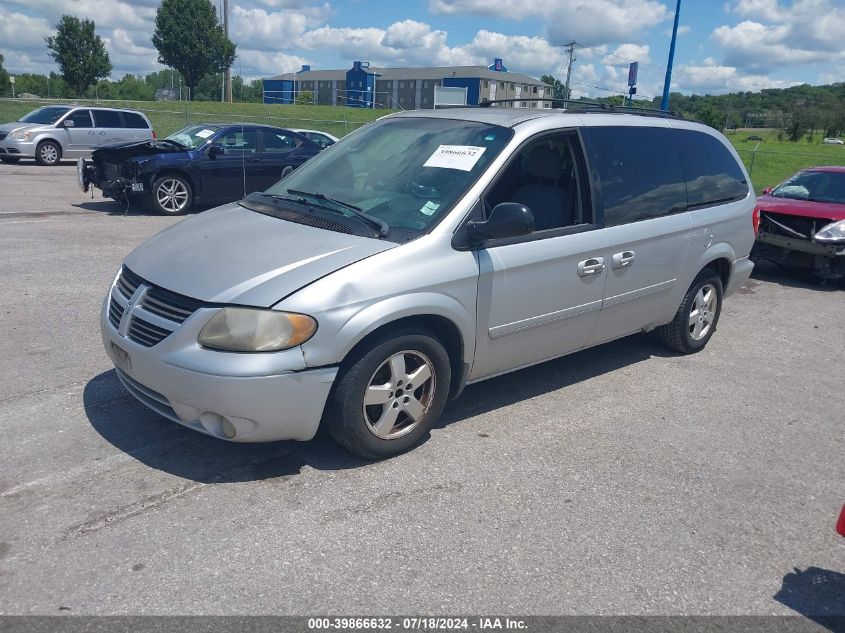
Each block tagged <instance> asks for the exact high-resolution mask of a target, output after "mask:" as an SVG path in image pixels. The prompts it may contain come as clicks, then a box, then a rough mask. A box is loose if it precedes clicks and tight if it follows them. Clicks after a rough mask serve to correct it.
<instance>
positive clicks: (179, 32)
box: [153, 0, 235, 99]
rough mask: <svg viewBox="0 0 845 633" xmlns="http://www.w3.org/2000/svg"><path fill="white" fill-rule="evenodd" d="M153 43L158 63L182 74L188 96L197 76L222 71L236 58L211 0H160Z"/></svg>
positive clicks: (199, 77) (196, 82) (198, 78)
mask: <svg viewBox="0 0 845 633" xmlns="http://www.w3.org/2000/svg"><path fill="white" fill-rule="evenodd" d="M153 45H154V46H155V47H156V49H158V61H159V63H161V64H165V65H167V66H170V67H171V68H175V69H176V70H178V71H179V72H180V73H181V75H182V77H184V79H185V84H186V85H187V86H188V90H189V92H188V98H189V99H190V98H191V93H192V92H193V88H194V87H195V86H196V85H197V84H198V83H199V81H200V79H202V78H203V77H204V76H205V75H208V74H211V73H220V72H223V71H224V70H226V69H227V68H229V67H231V66H232V63H233V62H234V61H235V45H234V44H232V42H231V41H230V40H229V39H228V38H227V37H226V36H225V34H224V33H223V27H222V26H221V25H220V23H219V22H218V21H217V12H216V11H215V10H214V6H213V5H212V4H211V2H210V0H162V2H161V6H160V7H159V8H158V11H157V12H156V27H155V32H154V34H153Z"/></svg>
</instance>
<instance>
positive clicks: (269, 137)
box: [264, 132, 302, 152]
mask: <svg viewBox="0 0 845 633" xmlns="http://www.w3.org/2000/svg"><path fill="white" fill-rule="evenodd" d="M301 142H302V141H300V140H299V139H298V138H296V137H295V136H292V135H290V134H284V133H279V134H274V133H272V132H264V151H266V152H289V151H290V150H292V149H296V147H297V146H299V144H300V143H301Z"/></svg>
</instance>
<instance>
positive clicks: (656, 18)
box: [0, 0, 845, 97]
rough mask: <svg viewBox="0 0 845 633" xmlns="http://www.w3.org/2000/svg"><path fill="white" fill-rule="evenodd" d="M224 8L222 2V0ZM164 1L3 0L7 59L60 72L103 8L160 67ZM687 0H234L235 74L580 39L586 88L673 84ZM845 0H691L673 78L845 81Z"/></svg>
mask: <svg viewBox="0 0 845 633" xmlns="http://www.w3.org/2000/svg"><path fill="white" fill-rule="evenodd" d="M211 1H212V3H213V4H214V5H215V6H219V5H220V4H221V3H222V0H211ZM159 4H160V0H0V53H2V54H3V55H4V57H5V67H6V69H7V70H8V71H9V72H10V73H12V74H14V73H20V72H36V73H44V72H45V71H53V70H55V71H57V70H58V69H57V68H56V66H55V64H54V63H53V61H52V59H51V58H50V57H49V56H48V55H47V49H46V46H45V44H44V36H45V35H49V34H51V33H53V32H54V30H55V24H56V23H57V22H58V20H59V18H60V16H61V15H62V14H63V13H69V14H72V15H76V16H79V17H87V18H91V19H93V20H94V21H95V22H96V26H97V32H98V33H99V34H100V35H101V36H102V38H103V39H104V41H105V43H106V47H107V49H108V51H109V54H110V56H111V60H112V64H113V65H114V70H113V73H112V77H113V78H119V77H121V76H123V75H124V74H126V73H136V74H137V73H142V74H143V73H148V72H151V71H155V70H160V69H161V68H163V66H161V65H159V64H158V63H157V61H156V60H157V52H156V50H155V49H154V48H153V46H152V43H151V41H150V38H151V37H152V32H153V28H154V27H153V23H154V19H155V12H156V9H157V7H158V6H159ZM674 5H675V2H674V0H665V1H662V0H496V1H492V0H229V13H230V38H231V39H232V41H234V42H235V44H237V47H238V48H237V50H238V59H237V60H236V61H235V66H234V72H235V73H236V74H241V75H243V76H244V77H247V78H250V79H252V78H258V77H268V76H273V75H277V74H280V73H284V72H290V71H294V70H298V69H299V68H300V67H301V65H302V64H310V65H311V67H312V68H313V69H330V68H349V67H351V65H352V61H354V60H359V59H360V60H364V61H369V62H370V63H371V64H372V65H374V66H390V67H395V66H429V65H431V66H434V65H436V66H440V65H471V64H484V65H489V64H491V63H492V61H493V59H494V58H495V57H501V58H503V59H504V64H505V66H506V67H507V68H508V70H510V71H519V72H524V73H526V74H529V75H532V76H535V77H539V76H540V75H545V74H550V75H553V76H555V77H558V78H559V79H561V80H563V79H564V77H565V74H566V61H567V57H566V54H565V52H564V48H565V45H566V43H567V42H570V41H575V42H577V43H578V45H579V46H578V47H577V49H576V55H575V56H576V61H575V63H574V66H573V74H572V83H573V94H574V95H575V96H582V95H585V96H606V95H608V94H613V93H614V92H619V93H623V92H626V91H627V88H626V84H627V72H628V64H629V63H630V62H632V61H638V62H639V63H640V74H639V82H638V95H639V96H641V97H652V96H655V95H659V94H661V92H662V87H663V80H664V76H665V72H666V70H665V69H666V63H667V58H668V51H669V41H670V36H671V29H672V20H673V16H674V11H675V6H674ZM843 41H845V0H791V1H790V0H729V1H727V2H721V1H718V0H717V1H711V0H682V3H681V11H680V29H679V36H678V44H677V50H676V54H675V68H674V72H673V76H672V90H673V91H680V92H684V93H687V94H691V93H697V94H705V93H708V94H720V93H725V92H734V91H740V90H742V91H758V90H760V89H761V88H784V87H787V86H790V85H795V84H800V83H810V84H829V83H834V82H842V81H845V46H843V44H842V42H843Z"/></svg>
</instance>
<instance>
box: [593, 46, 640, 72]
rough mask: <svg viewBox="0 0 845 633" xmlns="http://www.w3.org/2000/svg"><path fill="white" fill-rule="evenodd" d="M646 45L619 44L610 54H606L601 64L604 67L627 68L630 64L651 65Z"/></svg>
mask: <svg viewBox="0 0 845 633" xmlns="http://www.w3.org/2000/svg"><path fill="white" fill-rule="evenodd" d="M650 50H651V49H650V48H649V46H648V44H643V45H640V44H620V45H619V46H617V47H616V50H614V51H613V52H611V53H608V54H607V55H606V56H605V57H604V59H603V60H602V63H603V64H605V65H606V66H626V67H627V66H628V64H630V63H631V62H640V64H648V63H651V57H650V56H649V51H650Z"/></svg>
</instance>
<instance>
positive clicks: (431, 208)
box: [420, 200, 440, 215]
mask: <svg viewBox="0 0 845 633" xmlns="http://www.w3.org/2000/svg"><path fill="white" fill-rule="evenodd" d="M439 208H440V205H439V204H437V203H436V202H432V201H431V200H429V201H428V202H426V203H425V204H424V205H423V206H422V208H421V209H420V213H422V214H423V215H433V214H434V212H435V211H437V209H439Z"/></svg>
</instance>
